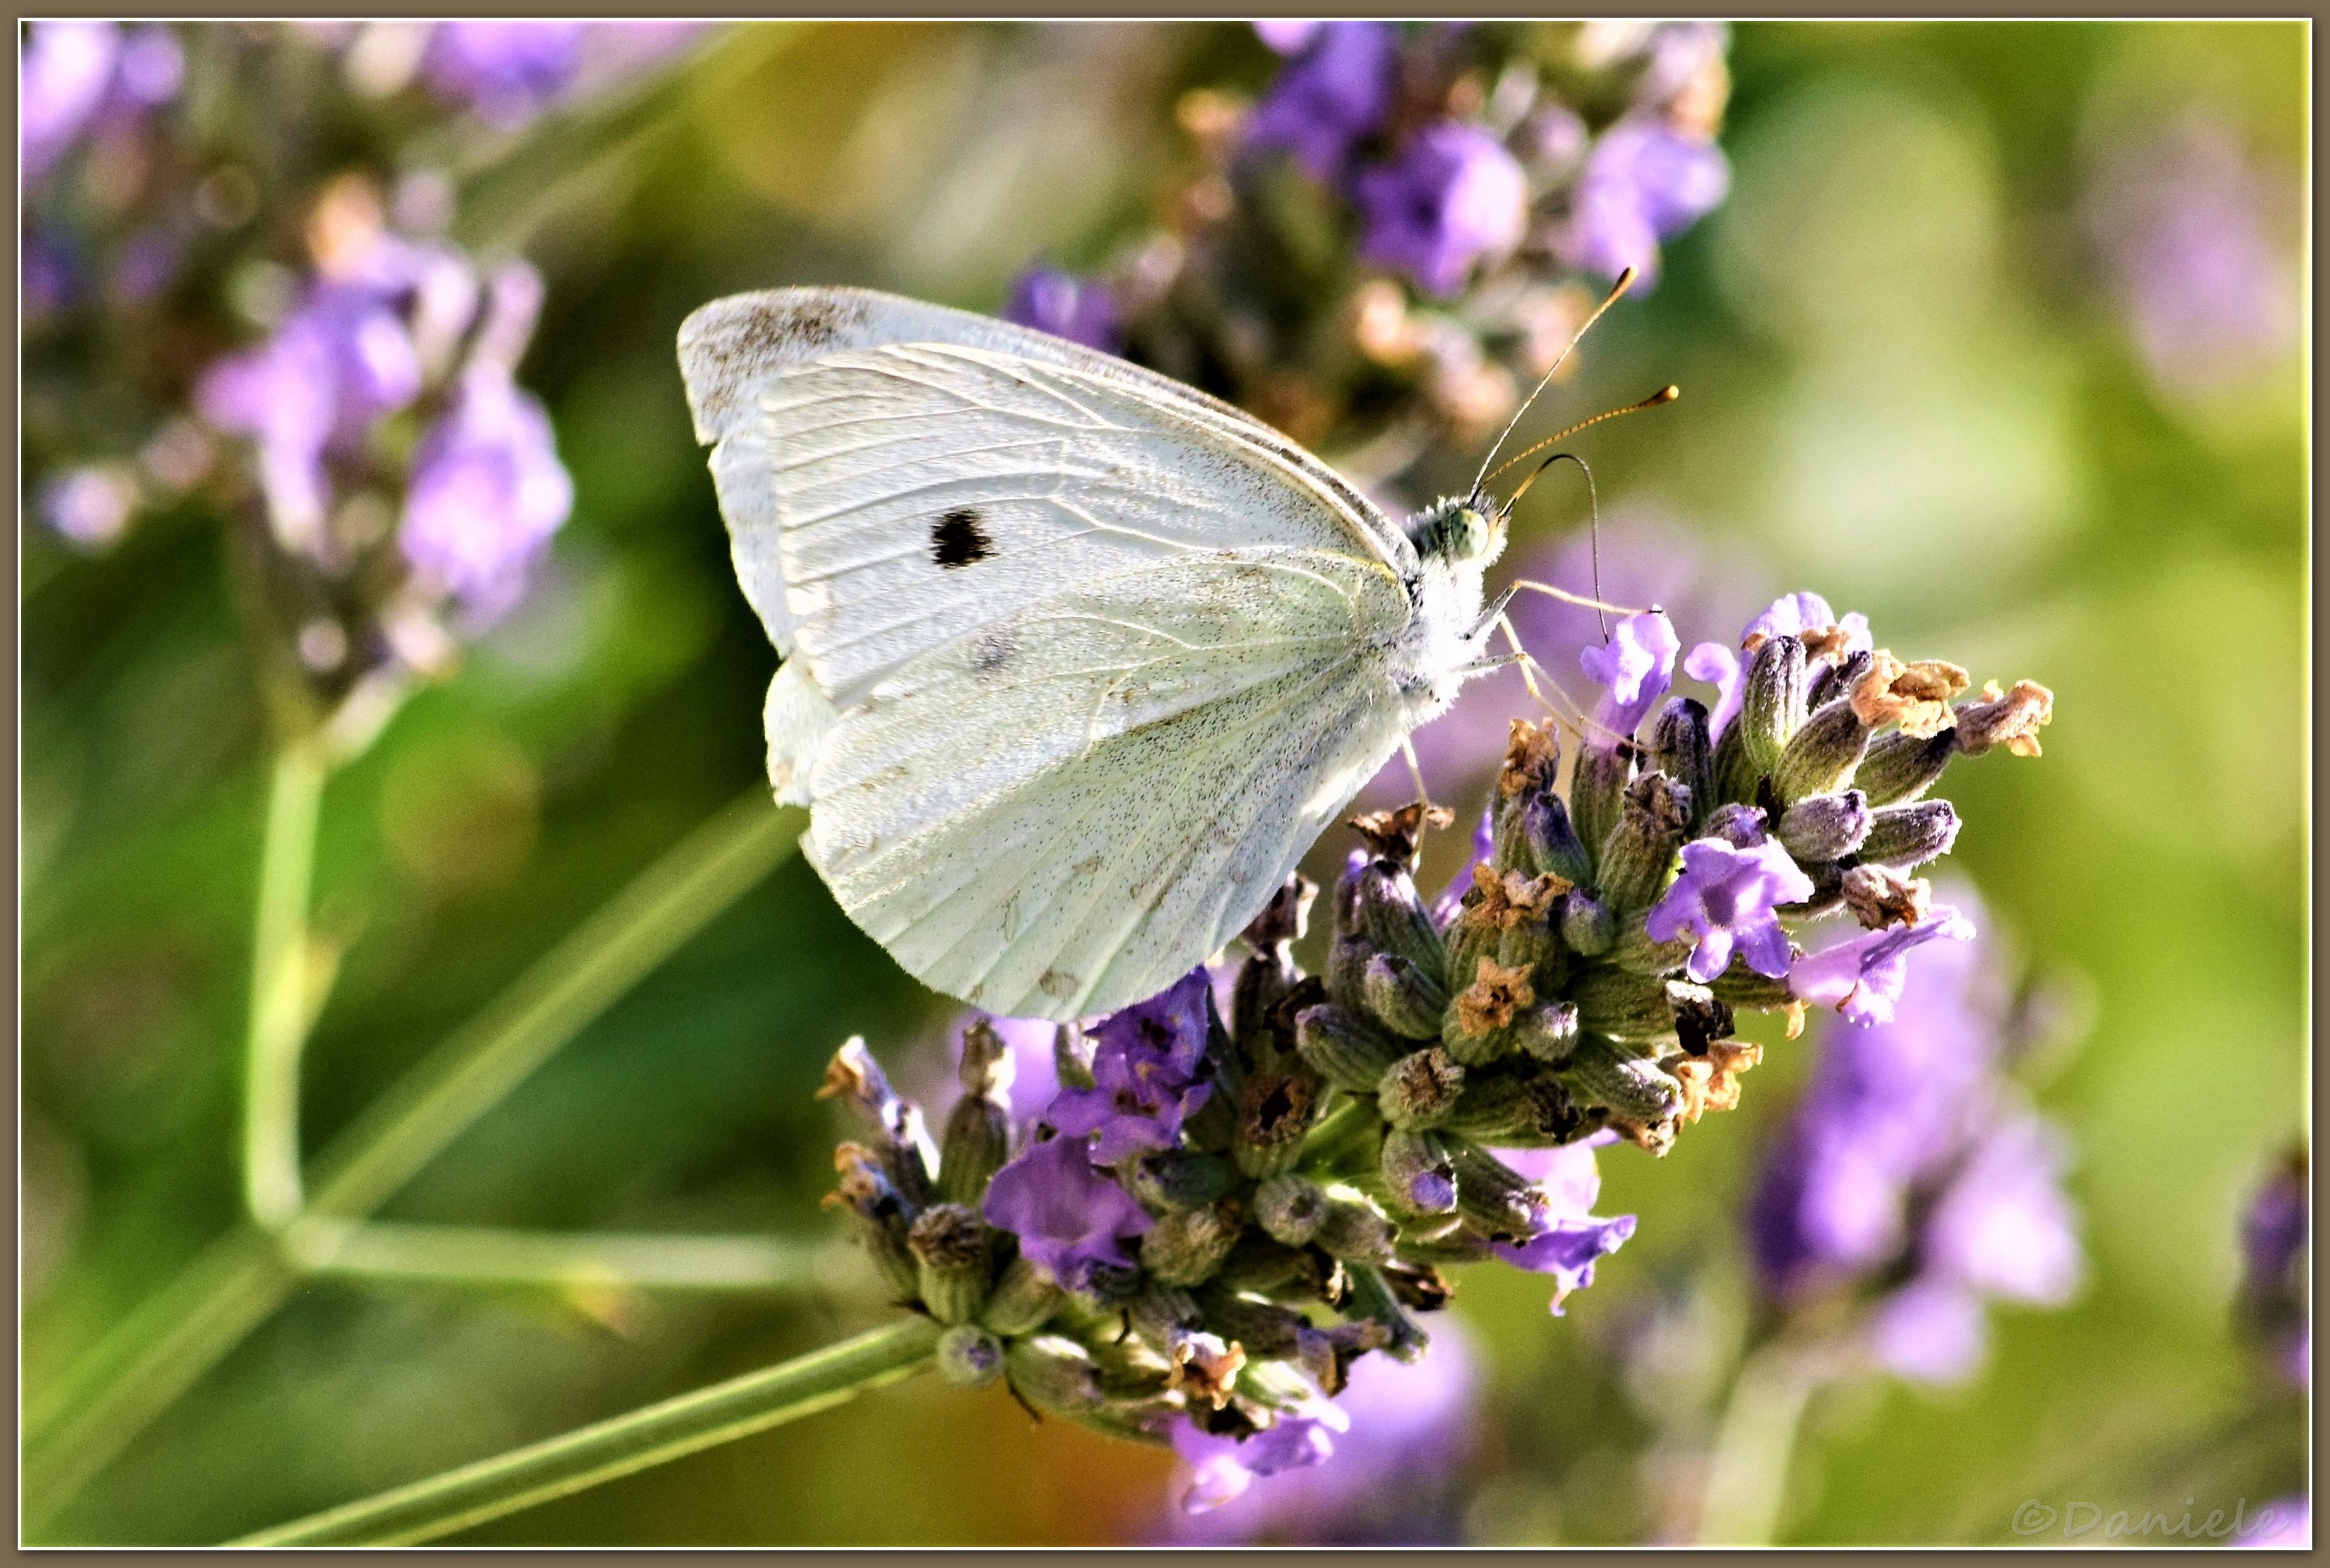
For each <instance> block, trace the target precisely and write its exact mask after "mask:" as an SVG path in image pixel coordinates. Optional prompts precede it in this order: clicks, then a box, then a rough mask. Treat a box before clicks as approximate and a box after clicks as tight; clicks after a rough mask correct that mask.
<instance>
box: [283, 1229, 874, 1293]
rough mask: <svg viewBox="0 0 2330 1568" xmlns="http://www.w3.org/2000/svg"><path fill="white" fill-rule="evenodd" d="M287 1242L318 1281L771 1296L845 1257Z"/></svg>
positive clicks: (519, 1242) (453, 1232)
mask: <svg viewBox="0 0 2330 1568" xmlns="http://www.w3.org/2000/svg"><path fill="white" fill-rule="evenodd" d="M284 1240H285V1243H286V1248H287V1250H289V1251H290V1252H291V1254H292V1256H293V1257H295V1258H296V1259H298V1263H299V1267H300V1268H301V1269H303V1270H305V1271H306V1272H308V1273H310V1274H334V1275H345V1276H350V1277H355V1278H368V1279H404V1280H431V1281H438V1282H442V1283H446V1284H470V1285H548V1286H563V1287H569V1288H588V1287H593V1286H599V1287H606V1288H614V1289H636V1290H701V1291H743V1292H755V1293H763V1294H766V1293H772V1292H773V1293H783V1292H793V1291H803V1290H807V1289H808V1288H810V1286H812V1285H813V1284H814V1283H815V1282H816V1280H817V1278H818V1276H819V1270H820V1268H821V1266H822V1265H823V1263H824V1260H825V1259H827V1258H828V1257H829V1256H830V1255H831V1254H832V1253H833V1252H834V1251H835V1250H836V1249H835V1245H834V1244H832V1243H825V1242H804V1241H788V1240H779V1239H776V1238H773V1237H765V1236H684V1235H658V1234H640V1233H633V1232H624V1231H578V1232H573V1233H558V1232H550V1231H513V1230H505V1229H501V1228H499V1227H495V1226H482V1225H410V1224H403V1223H396V1222H392V1221H382V1220H368V1221H366V1220H358V1221H348V1220H333V1219H327V1218H318V1219H310V1220H303V1221H300V1222H299V1223H298V1224H297V1225H295V1226H293V1227H292V1228H291V1231H290V1233H289V1235H287V1236H286V1237H285V1239H284Z"/></svg>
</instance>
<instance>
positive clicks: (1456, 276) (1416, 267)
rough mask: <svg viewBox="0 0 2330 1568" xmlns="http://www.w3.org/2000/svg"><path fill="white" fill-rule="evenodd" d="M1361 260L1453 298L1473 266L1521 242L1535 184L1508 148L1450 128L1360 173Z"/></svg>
mask: <svg viewBox="0 0 2330 1568" xmlns="http://www.w3.org/2000/svg"><path fill="white" fill-rule="evenodd" d="M1351 195H1352V199H1353V201H1354V202H1356V203H1357V204H1358V206H1359V219H1360V231H1359V260H1361V261H1372V262H1375V263H1376V264H1378V266H1385V267H1391V268H1395V269H1397V270H1398V271H1402V272H1405V273H1406V274H1407V276H1408V277H1410V278H1412V279H1414V280H1416V284H1417V286H1418V287H1420V288H1422V289H1423V290H1425V291H1426V292H1427V293H1432V294H1439V295H1449V294H1454V293H1455V292H1456V291H1457V290H1459V289H1462V288H1463V285H1464V280H1465V278H1466V277H1467V276H1468V275H1469V274H1470V273H1471V272H1472V271H1473V264H1474V263H1475V262H1478V261H1482V260H1483V259H1484V258H1491V257H1495V256H1501V255H1503V254H1504V253H1505V252H1509V251H1511V249H1512V248H1513V247H1514V246H1515V245H1517V244H1519V243H1520V238H1521V232H1522V229H1523V228H1524V226H1525V225H1526V223H1527V222H1528V217H1529V176H1528V175H1527V174H1526V173H1524V172H1523V170H1522V168H1521V166H1520V161H1519V160H1518V159H1516V158H1515V157H1513V155H1512V154H1511V153H1510V152H1507V151H1506V150H1505V147H1504V144H1503V143H1502V142H1501V141H1499V140H1498V139H1497V138H1495V137H1493V136H1491V135H1490V134H1489V133H1488V132H1487V131H1485V130H1482V128H1480V127H1478V126H1473V125H1462V124H1458V123H1457V122H1455V121H1453V120H1443V121H1441V122H1439V123H1437V124H1434V125H1428V126H1426V127H1425V128H1423V129H1422V130H1420V131H1418V132H1416V134H1415V135H1414V136H1412V137H1410V138H1408V140H1407V145H1406V146H1405V147H1402V148H1401V149H1400V152H1399V156H1398V157H1397V158H1396V159H1394V160H1393V161H1392V162H1391V163H1389V164H1386V165H1382V166H1376V167H1370V168H1365V169H1362V170H1360V171H1359V175H1358V176H1357V177H1356V179H1355V180H1354V181H1353V182H1352V188H1351Z"/></svg>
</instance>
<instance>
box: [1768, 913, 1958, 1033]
mask: <svg viewBox="0 0 2330 1568" xmlns="http://www.w3.org/2000/svg"><path fill="white" fill-rule="evenodd" d="M1974 934H1975V932H1974V922H1973V921H1971V920H1968V919H1967V918H1965V917H1964V916H1962V915H1960V914H1959V913H1958V912H1957V910H1956V908H1953V907H1952V906H1950V905H1947V904H1937V905H1935V906H1934V908H1933V910H1932V912H1931V913H1930V914H1928V915H1927V917H1926V918H1925V919H1923V920H1921V921H1919V922H1918V924H1917V925H1915V926H1889V927H1886V928H1885V929H1884V930H1882V931H1864V932H1862V933H1861V934H1860V935H1859V936H1853V937H1851V938H1849V939H1847V940H1845V941H1842V942H1839V943H1837V944H1836V945H1835V946H1833V947H1824V948H1823V949H1822V950H1821V951H1819V952H1818V953H1815V954H1814V955H1811V956H1810V957H1807V958H1802V959H1799V960H1797V962H1796V965H1795V968H1794V969H1793V970H1791V971H1790V972H1789V974H1788V989H1789V990H1790V991H1792V992H1794V993H1795V997H1796V1000H1797V1001H1799V1002H1804V1003H1811V1004H1812V1005H1814V1006H1815V1007H1833V1008H1835V1009H1836V1010H1837V1011H1838V1012H1841V1013H1842V1014H1843V1015H1844V1017H1845V1019H1846V1021H1847V1022H1852V1023H1860V1024H1871V1023H1890V1022H1893V1004H1894V1003H1897V1002H1899V1000H1900V999H1901V983H1902V982H1903V981H1904V980H1905V979H1906V978H1908V975H1909V951H1910V949H1911V948H1914V947H1918V946H1922V945H1924V944H1925V943H1927V942H1931V941H1933V940H1935V939H1936V938H1937V937H1943V936H1946V937H1948V938H1949V939H1950V940H1951V941H1953V942H1971V941H1972V940H1974Z"/></svg>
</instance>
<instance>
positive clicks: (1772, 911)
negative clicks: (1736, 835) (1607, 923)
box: [1647, 839, 1813, 985]
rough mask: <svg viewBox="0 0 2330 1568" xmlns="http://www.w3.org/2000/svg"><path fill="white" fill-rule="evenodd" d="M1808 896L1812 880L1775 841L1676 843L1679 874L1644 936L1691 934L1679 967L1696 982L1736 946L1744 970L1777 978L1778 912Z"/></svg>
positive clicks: (1784, 939) (1783, 942) (1781, 957)
mask: <svg viewBox="0 0 2330 1568" xmlns="http://www.w3.org/2000/svg"><path fill="white" fill-rule="evenodd" d="M1812 896H1813V881H1812V879H1811V878H1810V877H1807V876H1805V875H1804V872H1803V870H1800V869H1799V868H1798V867H1797V865H1796V862H1795V860H1793V859H1791V858H1790V857H1789V854H1788V851H1785V850H1784V849H1782V848H1781V847H1780V846H1779V844H1778V843H1777V842H1776V841H1773V840H1770V839H1766V840H1764V841H1762V842H1760V843H1757V844H1756V845H1754V846H1752V847H1750V848H1748V849H1740V848H1737V847H1735V846H1733V845H1731V844H1728V843H1725V842H1724V841H1722V840H1720V839H1699V840H1696V841H1692V842H1691V843H1688V844H1685V845H1684V846H1683V847H1682V874H1681V876H1679V877H1677V878H1676V879H1674V882H1673V883H1672V885H1671V886H1670V887H1669V888H1668V889H1667V890H1666V892H1665V893H1664V894H1663V895H1662V896H1661V898H1660V899H1659V901H1658V902H1657V903H1656V904H1654V905H1653V906H1652V907H1651V913H1650V917H1649V920H1648V922H1647V926H1648V929H1649V935H1650V938H1651V940H1652V941H1653V942H1672V941H1673V940H1675V938H1677V937H1678V936H1682V935H1683V934H1684V933H1685V932H1688V933H1690V934H1691V936H1694V937H1696V938H1697V939H1698V944H1697V946H1694V947H1693V948H1692V949H1691V962H1690V964H1689V965H1687V966H1686V967H1687V969H1688V971H1689V973H1690V974H1691V978H1692V979H1693V980H1696V981H1698V982H1699V983H1700V984H1702V985H1704V984H1707V983H1708V982H1709V981H1711V980H1713V979H1714V978H1715V977H1716V976H1717V975H1719V974H1722V973H1723V971H1724V970H1725V969H1726V968H1728V967H1729V965H1730V963H1731V955H1732V952H1733V950H1734V949H1735V948H1736V949H1737V950H1738V954H1739V955H1740V956H1741V957H1742V958H1744V959H1746V960H1747V961H1748V968H1750V969H1753V970H1754V971H1755V972H1756V973H1757V974H1766V975H1769V976H1770V977H1772V978H1773V979H1775V980H1778V979H1781V978H1783V977H1785V975H1786V974H1787V973H1788V960H1789V957H1790V955H1789V952H1788V936H1787V933H1786V932H1785V931H1783V930H1781V929H1780V919H1779V916H1778V914H1777V910H1778V908H1779V907H1780V906H1781V905H1783V904H1794V903H1796V902H1798V901H1800V900H1802V899H1805V898H1811V897H1812Z"/></svg>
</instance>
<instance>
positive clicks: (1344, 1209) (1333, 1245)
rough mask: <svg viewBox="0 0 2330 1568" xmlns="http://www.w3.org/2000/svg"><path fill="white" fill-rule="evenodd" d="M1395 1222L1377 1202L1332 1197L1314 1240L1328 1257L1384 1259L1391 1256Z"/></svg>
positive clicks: (1351, 1261) (1362, 1259)
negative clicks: (1387, 1217)
mask: <svg viewBox="0 0 2330 1568" xmlns="http://www.w3.org/2000/svg"><path fill="white" fill-rule="evenodd" d="M1392 1236H1393V1231H1392V1223H1391V1221H1389V1220H1387V1219H1385V1218H1384V1217H1383V1215H1382V1214H1381V1213H1379V1212H1377V1210H1376V1207H1375V1205H1374V1204H1372V1203H1369V1202H1365V1201H1364V1200H1361V1199H1358V1198H1330V1199H1329V1200H1328V1202H1327V1212H1326V1213H1325V1214H1323V1215H1321V1218H1320V1221H1319V1232H1318V1234H1317V1235H1316V1236H1314V1237H1312V1240H1313V1241H1315V1242H1316V1243H1317V1244H1318V1246H1319V1248H1320V1249H1321V1250H1322V1251H1324V1252H1325V1253H1326V1254H1327V1256H1328V1257H1330V1258H1335V1259H1341V1260H1342V1261H1343V1262H1346V1263H1355V1262H1356V1263H1367V1262H1380V1261H1382V1260H1383V1259H1388V1258H1389V1257H1390V1256H1391V1248H1392Z"/></svg>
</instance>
